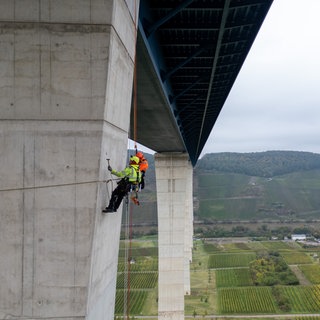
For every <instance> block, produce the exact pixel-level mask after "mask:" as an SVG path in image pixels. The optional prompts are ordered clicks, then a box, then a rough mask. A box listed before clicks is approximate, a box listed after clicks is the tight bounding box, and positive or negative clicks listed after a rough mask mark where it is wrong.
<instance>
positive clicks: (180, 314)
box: [155, 153, 192, 320]
mask: <svg viewBox="0 0 320 320" xmlns="http://www.w3.org/2000/svg"><path fill="white" fill-rule="evenodd" d="M155 167H156V181H157V203H158V242H159V289H158V290H159V292H158V318H159V319H166V320H167V319H172V320H173V319H174V320H183V319H184V295H185V293H186V289H187V290H189V288H190V283H189V284H187V285H186V283H185V281H189V282H190V276H189V277H187V276H186V272H189V266H187V265H186V255H187V254H188V255H189V250H187V247H188V246H190V240H189V241H187V239H190V232H192V229H191V228H190V224H191V221H192V219H191V216H190V212H191V211H190V206H191V204H192V166H191V164H190V162H189V160H188V156H187V155H186V154H181V153H166V154H155ZM190 177H191V178H190ZM190 190H191V192H190ZM190 197H191V199H190ZM186 226H187V227H186ZM191 236H192V235H191ZM187 252H188V253H187ZM189 259H190V257H189V256H188V261H189ZM189 291H190V290H189Z"/></svg>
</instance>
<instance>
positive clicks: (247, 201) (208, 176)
mask: <svg viewBox="0 0 320 320" xmlns="http://www.w3.org/2000/svg"><path fill="white" fill-rule="evenodd" d="M146 156H147V157H148V161H149V170H148V171H147V175H146V188H145V189H144V190H142V191H141V192H140V193H139V199H140V206H134V207H133V224H134V225H135V226H140V227H141V228H142V229H140V231H136V232H138V233H139V232H142V233H145V232H149V231H150V229H152V231H153V232H154V231H155V228H156V226H157V203H156V183H155V170H154V159H153V156H152V155H148V154H147V155H146ZM193 192H194V215H195V222H196V223H199V221H200V222H201V221H204V222H205V223H210V222H216V221H220V222H223V221H224V222H225V223H228V222H230V221H233V222H234V221H252V222H254V221H259V222H260V223H261V222H262V223H263V222H266V223H267V222H270V221H282V222H292V221H309V222H310V221H313V220H314V219H319V217H320V197H319V194H320V154H314V153H310V152H296V151H267V152H256V153H215V154H207V155H205V156H204V157H203V158H201V159H199V161H198V163H197V166H196V167H195V168H194V178H193ZM143 226H146V228H145V229H143ZM136 230H137V229H136ZM146 230H147V231H146Z"/></svg>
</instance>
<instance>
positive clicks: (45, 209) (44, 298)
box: [0, 0, 138, 320]
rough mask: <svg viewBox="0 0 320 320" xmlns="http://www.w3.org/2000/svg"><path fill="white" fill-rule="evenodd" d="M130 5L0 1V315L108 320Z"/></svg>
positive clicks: (119, 0) (126, 103)
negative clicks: (111, 185)
mask: <svg viewBox="0 0 320 320" xmlns="http://www.w3.org/2000/svg"><path fill="white" fill-rule="evenodd" d="M137 4H138V1H136V0H68V1H65V0H54V1H44V0H41V1H40V0H28V1H21V0H4V1H1V2H0V44H1V48H0V74H1V77H0V137H1V139H0V159H1V161H0V163H1V166H0V203H1V206H0V218H1V224H0V257H1V259H0V283H1V285H0V319H9V318H10V319H11V318H12V319H28V320H33V319H38V320H44V319H54V320H58V319H64V320H75V319H77V320H80V319H90V320H100V319H101V320H102V319H103V320H106V319H110V320H111V319H114V304H115V287H116V272H117V262H118V248H119V235H120V227H121V213H120V212H118V213H116V214H113V215H103V214H102V213H101V209H102V208H103V207H105V205H106V202H107V201H108V199H107V196H106V183H105V182H104V181H105V180H106V179H108V178H110V176H109V173H108V171H107V162H106V158H107V157H108V158H110V159H111V165H112V166H113V167H114V168H115V169H119V170H120V169H122V168H123V167H124V166H125V164H126V163H125V162H126V149H127V139H128V128H129V121H130V108H131V95H132V82H133V81H132V80H133V66H134V62H133V61H134V51H135V36H136V32H135V21H136V18H135V17H134V13H135V12H136V13H137V12H138V8H137V7H135V6H137ZM106 153H107V155H106ZM110 191H111V190H110ZM119 211H121V210H119Z"/></svg>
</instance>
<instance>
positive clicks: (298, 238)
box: [291, 234, 307, 241]
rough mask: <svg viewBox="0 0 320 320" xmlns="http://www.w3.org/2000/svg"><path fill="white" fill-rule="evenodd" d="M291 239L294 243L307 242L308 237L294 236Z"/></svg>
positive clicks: (303, 235) (302, 235)
mask: <svg viewBox="0 0 320 320" xmlns="http://www.w3.org/2000/svg"><path fill="white" fill-rule="evenodd" d="M291 239H292V240H293V241H304V240H307V236H306V235H305V234H292V235H291Z"/></svg>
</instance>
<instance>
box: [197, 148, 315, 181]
mask: <svg viewBox="0 0 320 320" xmlns="http://www.w3.org/2000/svg"><path fill="white" fill-rule="evenodd" d="M196 169H198V170H206V171H208V170H209V171H218V172H227V173H240V174H246V175H249V176H257V177H274V176H278V175H283V174H287V173H292V172H298V171H306V170H314V169H320V154H317V153H312V152H303V151H265V152H251V153H236V152H222V153H209V154H206V155H204V156H203V157H202V158H201V159H199V160H198V163H197V166H196Z"/></svg>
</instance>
